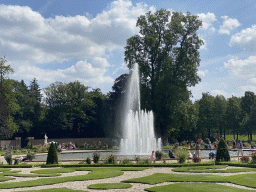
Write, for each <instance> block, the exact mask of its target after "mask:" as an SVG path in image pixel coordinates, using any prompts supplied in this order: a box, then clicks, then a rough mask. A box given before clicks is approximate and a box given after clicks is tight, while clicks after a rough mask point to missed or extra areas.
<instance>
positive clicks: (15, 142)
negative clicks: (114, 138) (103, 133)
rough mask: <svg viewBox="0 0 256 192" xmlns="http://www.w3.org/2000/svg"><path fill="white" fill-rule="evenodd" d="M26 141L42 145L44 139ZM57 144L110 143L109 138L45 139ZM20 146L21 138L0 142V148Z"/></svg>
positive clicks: (29, 138)
mask: <svg viewBox="0 0 256 192" xmlns="http://www.w3.org/2000/svg"><path fill="white" fill-rule="evenodd" d="M27 140H28V141H29V142H31V143H32V145H39V144H41V145H43V144H44V139H33V137H28V138H27ZM51 141H54V142H57V143H69V142H72V143H75V144H76V145H77V146H78V147H80V146H81V145H84V143H87V144H89V145H94V144H98V143H99V141H100V142H101V144H104V143H107V144H108V145H109V144H110V142H111V139H110V138H61V139H49V138H48V139H47V142H48V143H49V142H51ZM16 146H21V138H20V137H18V138H17V139H15V140H0V148H9V147H16Z"/></svg>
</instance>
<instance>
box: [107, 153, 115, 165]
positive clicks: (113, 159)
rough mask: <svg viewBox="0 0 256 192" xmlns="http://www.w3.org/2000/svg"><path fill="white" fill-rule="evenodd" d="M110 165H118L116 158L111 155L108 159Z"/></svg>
mask: <svg viewBox="0 0 256 192" xmlns="http://www.w3.org/2000/svg"><path fill="white" fill-rule="evenodd" d="M107 163H108V164H117V160H116V156H115V155H113V154H110V155H109V156H108V158H107Z"/></svg>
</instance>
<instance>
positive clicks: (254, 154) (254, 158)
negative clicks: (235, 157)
mask: <svg viewBox="0 0 256 192" xmlns="http://www.w3.org/2000/svg"><path fill="white" fill-rule="evenodd" d="M251 156H252V160H251V163H253V164H255V163H256V153H252V154H251Z"/></svg>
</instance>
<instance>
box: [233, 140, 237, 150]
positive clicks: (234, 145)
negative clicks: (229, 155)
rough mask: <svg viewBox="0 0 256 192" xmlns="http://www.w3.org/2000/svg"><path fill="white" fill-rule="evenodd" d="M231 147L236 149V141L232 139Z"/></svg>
mask: <svg viewBox="0 0 256 192" xmlns="http://www.w3.org/2000/svg"><path fill="white" fill-rule="evenodd" d="M233 149H236V142H235V140H233Z"/></svg>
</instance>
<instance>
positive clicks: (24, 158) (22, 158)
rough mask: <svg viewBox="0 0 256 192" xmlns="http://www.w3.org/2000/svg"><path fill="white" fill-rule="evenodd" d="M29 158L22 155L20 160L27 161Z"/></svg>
mask: <svg viewBox="0 0 256 192" xmlns="http://www.w3.org/2000/svg"><path fill="white" fill-rule="evenodd" d="M26 160H28V159H27V158H26V157H20V159H19V161H26Z"/></svg>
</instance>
